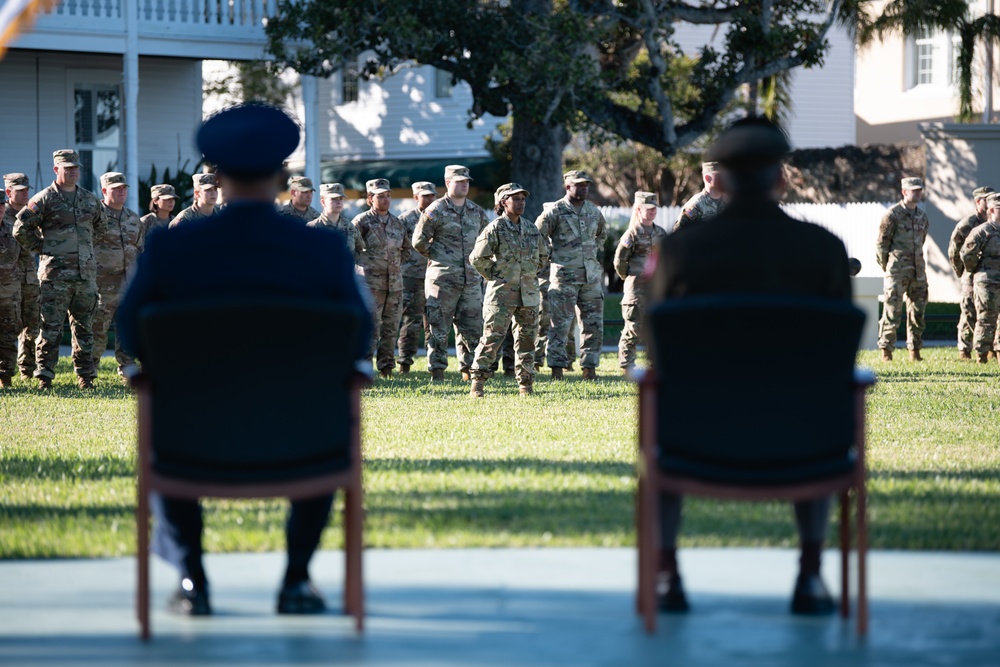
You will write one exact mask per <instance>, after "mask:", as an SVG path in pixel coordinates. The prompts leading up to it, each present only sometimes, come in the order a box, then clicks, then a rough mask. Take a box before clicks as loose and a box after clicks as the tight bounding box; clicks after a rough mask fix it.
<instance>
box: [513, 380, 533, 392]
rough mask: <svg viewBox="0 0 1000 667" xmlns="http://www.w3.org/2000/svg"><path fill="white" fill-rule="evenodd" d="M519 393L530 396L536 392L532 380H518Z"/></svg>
mask: <svg viewBox="0 0 1000 667" xmlns="http://www.w3.org/2000/svg"><path fill="white" fill-rule="evenodd" d="M517 393H518V394H520V395H521V396H530V395H531V394H534V393H535V387H534V384H533V383H532V381H531V380H526V381H524V382H518V387H517Z"/></svg>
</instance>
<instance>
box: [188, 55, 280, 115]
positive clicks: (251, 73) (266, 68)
mask: <svg viewBox="0 0 1000 667" xmlns="http://www.w3.org/2000/svg"><path fill="white" fill-rule="evenodd" d="M229 64H230V66H231V69H230V70H229V71H227V72H225V74H223V75H222V76H221V77H220V78H218V79H215V80H206V81H205V85H204V88H203V92H204V94H206V95H216V96H219V97H220V98H221V99H222V100H223V101H224V104H225V106H229V105H232V104H239V103H240V102H251V101H256V102H266V103H268V104H273V105H275V106H279V107H281V106H285V105H286V104H287V103H288V98H289V96H291V95H292V93H294V91H295V87H296V86H295V84H291V83H287V82H285V81H284V80H282V78H281V72H282V68H280V67H278V66H276V65H275V64H274V63H273V62H272V61H270V60H247V61H234V62H230V63H229Z"/></svg>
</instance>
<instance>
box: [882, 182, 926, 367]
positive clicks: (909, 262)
mask: <svg viewBox="0 0 1000 667" xmlns="http://www.w3.org/2000/svg"><path fill="white" fill-rule="evenodd" d="M902 189H903V199H902V200H901V201H900V202H899V203H897V204H896V205H894V206H893V207H892V208H890V209H889V210H888V211H886V214H885V215H884V216H883V217H882V222H881V223H880V224H879V228H878V237H877V239H876V242H875V253H876V255H875V256H876V259H877V260H878V265H879V266H880V267H882V270H883V271H885V298H884V301H885V303H884V306H883V310H882V319H881V320H879V324H878V326H879V338H878V346H879V349H881V350H882V360H883V361H892V351H893V349H895V347H896V328H897V327H898V326H899V321H900V319H901V318H902V316H903V310H902V307H903V302H904V299H905V302H906V346H907V347H908V348H909V350H910V360H911V361H921V357H920V349H921V348H922V347H923V346H924V341H923V333H924V309H926V308H927V269H926V266H925V264H924V240H925V239H926V238H927V228H928V224H929V223H928V221H927V214H926V213H924V212H923V211H922V210H920V209H919V208H917V204H918V203H920V201H921V200H922V199H923V196H924V183H923V181H922V180H920V179H919V178H904V179H903V182H902Z"/></svg>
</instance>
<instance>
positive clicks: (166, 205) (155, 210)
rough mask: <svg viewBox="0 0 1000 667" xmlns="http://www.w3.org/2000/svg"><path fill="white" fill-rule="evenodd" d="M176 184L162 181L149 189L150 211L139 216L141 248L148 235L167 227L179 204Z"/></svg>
mask: <svg viewBox="0 0 1000 667" xmlns="http://www.w3.org/2000/svg"><path fill="white" fill-rule="evenodd" d="M178 199H179V197H178V196H177V191H176V190H174V186H172V185H168V184H166V183H162V184H160V185H154V186H153V187H151V188H150V189H149V213H147V214H146V215H144V216H142V217H141V218H139V243H138V246H139V250H140V252H141V251H142V248H143V246H145V245H146V236H147V235H149V233H150V232H151V231H153V230H154V229H166V228H167V225H169V224H170V218H171V217H172V216H171V213H173V212H174V206H176V205H177V200H178Z"/></svg>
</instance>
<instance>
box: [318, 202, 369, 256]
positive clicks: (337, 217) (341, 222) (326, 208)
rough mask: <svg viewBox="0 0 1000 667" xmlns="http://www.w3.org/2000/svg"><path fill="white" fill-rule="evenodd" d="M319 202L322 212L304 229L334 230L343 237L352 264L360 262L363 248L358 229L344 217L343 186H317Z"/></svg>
mask: <svg viewBox="0 0 1000 667" xmlns="http://www.w3.org/2000/svg"><path fill="white" fill-rule="evenodd" d="M319 202H320V204H321V205H322V206H323V212H322V213H321V214H320V215H319V217H318V218H316V219H315V220H310V221H309V222H307V223H306V227H319V228H320V229H336V230H337V231H338V232H340V233H341V234H343V235H344V240H345V241H346V242H347V249H348V250H350V251H351V257H352V258H353V259H354V264H355V265H357V264H359V263H360V262H361V253H362V252H364V249H365V246H364V244H363V243H362V242H361V235H360V234H359V233H358V228H357V227H355V226H354V225H352V224H351V221H350V220H348V219H347V218H346V217H344V215H343V212H344V186H343V185H341V184H340V183H323V184H322V185H320V186H319Z"/></svg>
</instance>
